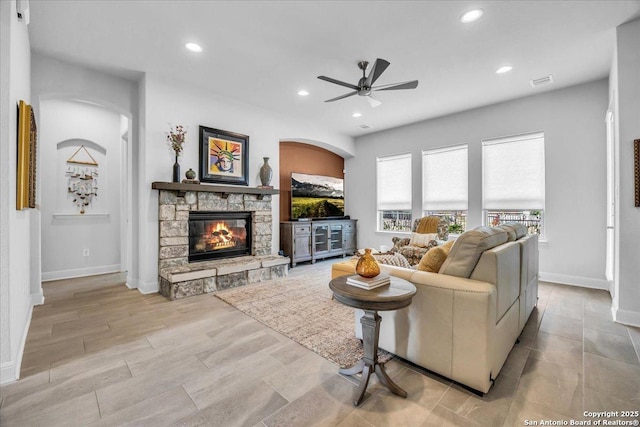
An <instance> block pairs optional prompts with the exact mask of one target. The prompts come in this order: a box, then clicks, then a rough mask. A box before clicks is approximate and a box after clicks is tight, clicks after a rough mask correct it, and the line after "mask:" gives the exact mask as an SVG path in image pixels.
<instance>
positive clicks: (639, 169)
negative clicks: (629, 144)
mask: <svg viewBox="0 0 640 427" xmlns="http://www.w3.org/2000/svg"><path fill="white" fill-rule="evenodd" d="M633 172H634V174H633V175H634V179H635V191H636V197H635V199H636V207H637V208H638V207H640V139H636V140H634V141H633Z"/></svg>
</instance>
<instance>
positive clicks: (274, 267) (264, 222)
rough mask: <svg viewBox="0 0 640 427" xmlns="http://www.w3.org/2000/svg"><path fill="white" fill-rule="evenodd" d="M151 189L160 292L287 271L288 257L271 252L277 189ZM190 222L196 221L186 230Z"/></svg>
mask: <svg viewBox="0 0 640 427" xmlns="http://www.w3.org/2000/svg"><path fill="white" fill-rule="evenodd" d="M152 188H153V189H156V190H159V191H160V194H159V197H158V221H159V239H160V241H159V253H158V276H159V277H158V280H159V284H160V293H161V294H162V295H164V296H166V297H167V298H169V299H172V300H174V299H181V298H185V297H189V296H193V295H200V294H203V293H209V292H215V291H218V290H222V289H228V288H233V287H237V286H243V285H246V284H248V283H255V282H261V281H265V280H270V279H272V278H275V277H283V276H286V275H287V274H288V262H289V259H288V258H286V257H282V256H279V255H271V250H272V249H271V242H272V214H271V195H272V194H277V190H273V189H263V188H250V187H234V186H222V185H202V184H180V183H165V182H154V183H153V184H152ZM225 218H226V219H225ZM221 219H222V221H220V220H221ZM195 221H199V222H200V225H199V226H195V228H194V230H192V231H190V227H189V225H190V223H191V222H194V223H195ZM220 222H226V223H227V224H226V225H219V223H220ZM241 229H242V230H244V231H242V230H241ZM198 233H200V234H201V236H197V234H198ZM243 233H245V235H244V236H242V234H243ZM220 254H222V256H219V255H220ZM201 255H205V256H204V257H203V256H201ZM204 258H208V259H206V260H205V259H204Z"/></svg>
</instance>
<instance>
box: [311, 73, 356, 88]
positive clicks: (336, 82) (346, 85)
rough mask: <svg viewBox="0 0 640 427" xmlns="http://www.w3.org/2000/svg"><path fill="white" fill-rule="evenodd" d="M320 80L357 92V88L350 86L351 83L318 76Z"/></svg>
mask: <svg viewBox="0 0 640 427" xmlns="http://www.w3.org/2000/svg"><path fill="white" fill-rule="evenodd" d="M318 78H319V79H320V80H324V81H325V82H329V83H335V84H337V85H340V86H344V87H348V88H349V89H353V90H358V89H359V88H358V86H356V85H352V84H351V83H345V82H341V81H340V80H336V79H332V78H331V77H326V76H318Z"/></svg>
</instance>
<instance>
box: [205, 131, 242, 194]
mask: <svg viewBox="0 0 640 427" xmlns="http://www.w3.org/2000/svg"><path fill="white" fill-rule="evenodd" d="M248 176H249V136H247V135H242V134H240V133H235V132H229V131H226V130H220V129H214V128H209V127H206V126H200V181H201V182H211V183H215V184H233V185H247V178H248Z"/></svg>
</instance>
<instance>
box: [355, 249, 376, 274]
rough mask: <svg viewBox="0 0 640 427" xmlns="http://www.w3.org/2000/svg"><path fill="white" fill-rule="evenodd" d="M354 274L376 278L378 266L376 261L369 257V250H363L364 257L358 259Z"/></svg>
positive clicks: (371, 256)
mask: <svg viewBox="0 0 640 427" xmlns="http://www.w3.org/2000/svg"><path fill="white" fill-rule="evenodd" d="M356 273H358V275H359V276H362V277H376V276H377V275H378V274H380V266H379V265H378V261H376V259H375V258H374V257H373V255H371V249H365V250H364V255H362V256H361V257H360V259H358V263H357V264H356Z"/></svg>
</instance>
